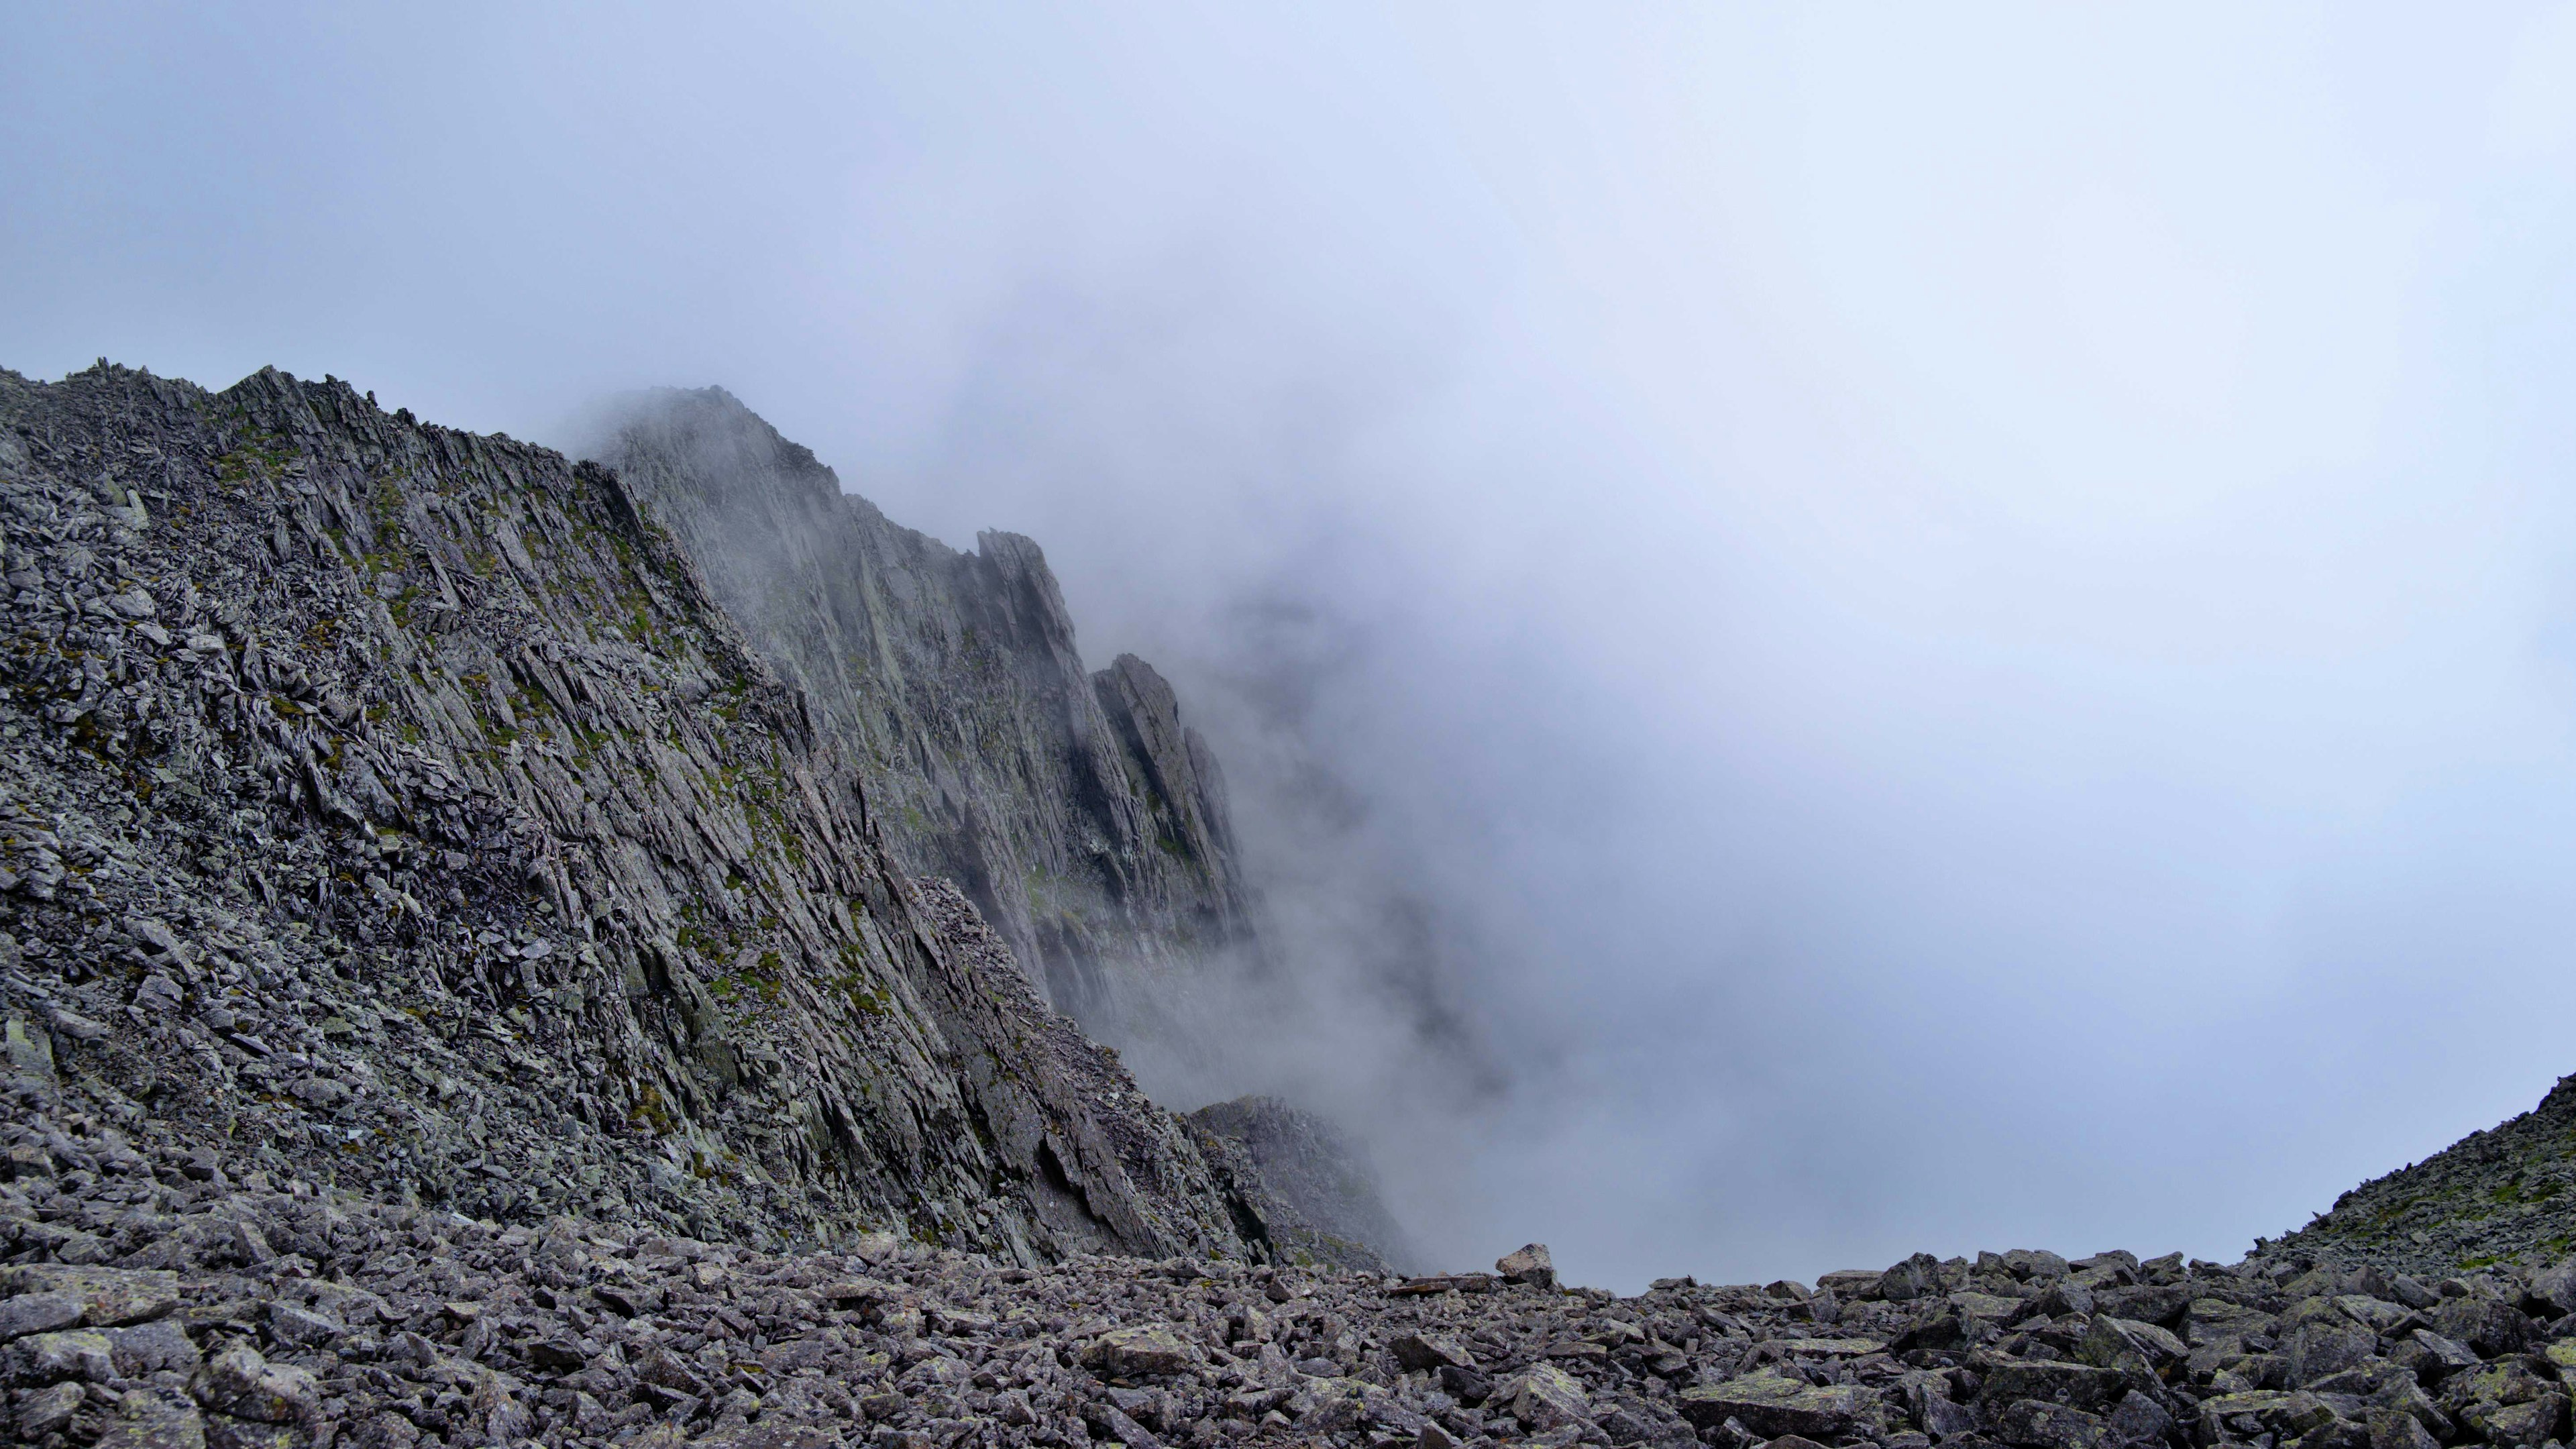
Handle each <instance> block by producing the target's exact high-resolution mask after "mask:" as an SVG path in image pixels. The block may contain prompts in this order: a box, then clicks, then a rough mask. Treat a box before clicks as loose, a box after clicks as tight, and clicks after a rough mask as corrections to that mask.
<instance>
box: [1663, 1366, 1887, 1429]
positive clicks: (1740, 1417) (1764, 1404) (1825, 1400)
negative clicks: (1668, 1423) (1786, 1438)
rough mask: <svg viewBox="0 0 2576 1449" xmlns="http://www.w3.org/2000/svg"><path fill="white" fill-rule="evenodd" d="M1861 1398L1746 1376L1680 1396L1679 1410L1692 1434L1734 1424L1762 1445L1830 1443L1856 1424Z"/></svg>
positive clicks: (1774, 1377)
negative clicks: (1793, 1437)
mask: <svg viewBox="0 0 2576 1449" xmlns="http://www.w3.org/2000/svg"><path fill="white" fill-rule="evenodd" d="M1861 1392H1862V1391H1861V1390H1859V1389H1857V1388H1854V1387H1851V1386H1849V1385H1843V1384H1837V1385H1835V1386H1834V1387H1832V1388H1818V1387H1816V1386H1815V1385H1813V1384H1810V1383H1808V1382H1806V1381H1805V1380H1803V1379H1793V1378H1789V1377H1786V1376H1784V1375H1780V1374H1747V1375H1746V1376H1744V1377H1743V1378H1740V1379H1730V1380H1728V1381H1727V1382H1725V1383H1722V1384H1710V1385H1705V1386H1702V1387H1699V1388H1691V1389H1684V1390H1682V1393H1681V1402H1680V1408H1681V1412H1682V1417H1683V1418H1685V1419H1688V1420H1689V1421H1690V1422H1691V1425H1692V1426H1693V1427H1694V1428H1701V1429H1707V1428H1714V1427H1715V1426H1717V1425H1719V1424H1723V1423H1725V1422H1726V1421H1727V1420H1729V1419H1733V1420H1736V1421H1737V1422H1739V1423H1741V1424H1743V1425H1744V1427H1745V1428H1747V1429H1750V1430H1752V1431H1753V1432H1754V1433H1756V1434H1759V1435H1761V1436H1762V1437H1764V1438H1766V1439H1771V1438H1777V1437H1779V1436H1780V1435H1782V1434H1798V1435H1802V1436H1804V1437H1806V1438H1809V1439H1831V1438H1834V1437H1836V1436H1838V1435H1841V1434H1844V1433H1848V1432H1849V1431H1850V1430H1851V1427H1852V1426H1853V1425H1854V1424H1856V1423H1858V1422H1859V1420H1860V1415H1861V1411H1862V1408H1863V1407H1864V1406H1863V1404H1862V1400H1861Z"/></svg>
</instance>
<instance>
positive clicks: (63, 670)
mask: <svg viewBox="0 0 2576 1449" xmlns="http://www.w3.org/2000/svg"><path fill="white" fill-rule="evenodd" d="M0 525H5V531H6V558H5V565H6V569H7V575H8V582H9V585H10V589H11V597H10V599H9V600H8V602H7V605H6V608H5V610H0V644H5V649H6V655H5V684H6V686H7V688H6V693H5V699H0V735H5V736H6V738H7V739H8V740H9V742H10V743H9V746H8V748H7V749H6V751H5V752H0V812H5V814H6V822H5V827H4V828H0V866H5V876H0V888H5V889H0V924H5V926H6V930H7V935H6V937H5V938H0V966H5V968H6V970H5V972H0V1007H5V1010H6V1013H7V1015H8V1028H7V1029H8V1032H9V1041H10V1044H11V1048H12V1051H13V1052H14V1053H15V1054H16V1056H17V1057H20V1058H24V1059H26V1060H28V1061H34V1060H36V1059H37V1058H40V1057H41V1058H46V1059H49V1061H50V1063H51V1065H50V1066H49V1067H48V1069H47V1075H48V1079H49V1080H52V1081H55V1082H57V1083H58V1084H59V1090H60V1092H61V1093H62V1094H63V1096H64V1100H65V1101H66V1102H78V1103H82V1104H86V1110H90V1111H93V1112H95V1113H98V1114H100V1115H101V1116H102V1117H103V1118H104V1119H105V1120H109V1121H113V1122H117V1123H121V1124H123V1125H125V1126H126V1127H128V1128H130V1129H131V1130H134V1131H136V1132H138V1133H142V1132H149V1133H150V1134H152V1136H153V1138H154V1140H156V1141H163V1142H168V1141H177V1142H183V1143H188V1144H194V1147H195V1149H196V1150H199V1151H201V1152H202V1153H203V1154H205V1157H206V1161H207V1163H208V1164H209V1170H212V1171H220V1172H226V1173H234V1174H236V1175H238V1174H240V1173H244V1172H253V1173H258V1174H260V1175H261V1176H263V1177H264V1178H265V1179H266V1180H268V1181H271V1182H275V1183H283V1182H285V1181H287V1180H289V1179H300V1180H306V1181H310V1182H315V1183H327V1182H333V1181H336V1182H339V1183H341V1184H343V1185H345V1186H348V1187H350V1188H353V1189H358V1190H363V1191H365V1192H368V1193H372V1194H376V1195H379V1196H382V1197H384V1198H386V1199H387V1200H404V1199H417V1200H421V1201H426V1202H432V1203H441V1204H452V1205H454V1206H456V1207H458V1208H461V1209H463V1210H466V1211H468V1212H470V1213H473V1214H476V1215H480V1216H490V1217H496V1218H502V1219H531V1218H535V1217H538V1216H542V1215H544V1214H547V1213H553V1212H561V1211H588V1212H592V1213H599V1214H607V1215H614V1216H620V1217H632V1218H635V1219H640V1220H642V1221H645V1222H658V1223H662V1224H666V1225H668V1226H670V1227H672V1228H675V1229H685V1230H690V1231H694V1232H696V1233H698V1234H699V1235H701V1236H727V1237H734V1238H737V1239H743V1240H754V1241H775V1240H780V1239H790V1240H792V1239H805V1240H813V1239H829V1238H832V1237H834V1236H837V1235H841V1234H845V1233H847V1232H850V1231H852V1230H854V1229H856V1228H858V1227H860V1226H863V1225H864V1226H874V1227H891V1228H894V1229H896V1230H897V1231H899V1232H901V1233H903V1234H905V1235H907V1236H919V1237H923V1238H927V1239H931V1240H934V1241H939V1242H945V1243H950V1244H955V1245H958V1246H961V1247H976V1248H981V1249H984V1250H987V1251H991V1252H996V1253H1000V1254H1003V1255H1005V1256H1006V1257H1009V1258H1014V1259H1019V1260H1023V1261H1039V1260H1045V1259H1051V1258H1054V1257H1059V1256H1061V1255H1063V1254H1066V1253H1070V1252H1078V1251H1084V1250H1095V1249H1112V1250H1117V1251H1125V1252H1135V1253H1142V1254H1146V1255H1149V1256H1156V1257H1160V1256H1166V1255H1169V1254H1174V1253H1188V1254H1191V1255H1196V1256H1204V1255H1207V1254H1211V1253H1213V1254H1220V1255H1236V1256H1260V1255H1262V1254H1264V1253H1266V1252H1267V1251H1268V1249H1267V1246H1266V1245H1265V1244H1264V1243H1263V1242H1262V1241H1261V1240H1260V1236H1259V1233H1260V1226H1259V1217H1258V1213H1257V1212H1256V1211H1255V1210H1254V1209H1253V1208H1252V1207H1251V1206H1250V1205H1249V1204H1248V1203H1247V1201H1246V1200H1245V1196H1244V1194H1243V1193H1242V1192H1240V1191H1237V1190H1236V1189H1235V1188H1234V1187H1233V1185H1232V1183H1231V1180H1230V1179H1229V1178H1228V1176H1227V1174H1228V1172H1229V1171H1230V1165H1229V1164H1228V1163H1227V1162H1225V1161H1216V1162H1211V1161H1210V1160H1209V1158H1208V1157H1207V1156H1206V1155H1204V1154H1203V1153H1202V1151H1201V1149H1200V1147H1199V1145H1198V1143H1197V1142H1196V1141H1195V1140H1194V1139H1193V1137H1192V1136H1191V1134H1190V1133H1189V1132H1188V1131H1186V1130H1185V1129H1184V1128H1183V1127H1182V1126H1181V1125H1180V1124H1179V1123H1178V1122H1177V1121H1176V1120H1175V1119H1173V1118H1172V1117H1171V1116H1170V1114H1168V1113H1165V1112H1163V1111H1161V1110H1160V1109H1158V1108H1156V1107H1154V1106H1153V1105H1152V1104H1151V1103H1149V1102H1147V1101H1145V1100H1144V1099H1143V1097H1142V1096H1141V1095H1140V1094H1138V1093H1137V1091H1136V1090H1135V1084H1134V1082H1133V1081H1132V1079H1130V1078H1129V1077H1128V1075H1127V1074H1126V1072H1125V1071H1124V1069H1123V1068H1121V1067H1119V1066H1118V1064H1117V1062H1116V1060H1115V1058H1114V1056H1113V1055H1111V1054H1109V1053H1106V1052H1104V1051H1102V1050H1101V1049H1099V1048H1097V1047H1094V1046H1092V1045H1091V1044H1090V1043H1089V1042H1087V1041H1085V1040H1084V1039H1083V1038H1082V1037H1081V1036H1080V1034H1079V1033H1078V1032H1077V1031H1075V1030H1074V1029H1073V1028H1072V1026H1071V1025H1070V1024H1069V1023H1067V1022H1065V1021H1064V1020H1062V1019H1061V1018H1058V1017H1056V1016H1054V1015H1053V1014H1052V1013H1051V1012H1049V1011H1047V1010H1046V1008H1045V1007H1044V1005H1043V1004H1042V1003H1041V1002H1040V1001H1038V1000H1037V999H1036V998H1035V996H1034V995H1033V994H1032V993H1031V992H1030V991H1029V990H1028V989H1027V987H1026V985H1025V984H1024V983H1023V982H1021V981H1020V980H1019V979H1018V977H1017V975H1016V974H1015V973H1012V972H1009V971H1007V970H1002V971H996V970H993V969H991V963H990V962H989V961H988V960H986V959H984V958H983V957H982V956H980V955H979V954H978V953H977V951H976V950H975V949H973V948H972V943H973V933H972V929H971V927H972V920H971V918H972V911H971V909H969V908H966V907H965V906H964V905H963V904H962V903H960V902H955V901H952V900H941V899H939V898H937V897H936V893H935V892H934V893H933V894H932V895H931V896H925V895H924V894H923V893H922V891H921V889H920V888H919V887H916V886H915V884H914V883H913V882H912V881H911V880H910V879H909V878H908V877H907V876H906V874H905V873H904V872H903V871H902V870H901V869H900V867H899V866H898V864H897V863H896V862H895V860H894V859H893V858H892V857H891V856H890V855H889V854H888V853H887V851H886V850H885V848H884V846H883V843H882V840H881V838H880V837H879V835H878V833H877V832H876V830H875V829H874V827H873V825H872V823H871V822H870V819H869V813H870V812H869V803H868V801H867V799H866V797H865V796H864V795H863V794H862V793H861V792H860V791H859V790H858V789H857V788H856V786H855V784H854V779H855V777H854V775H853V772H852V771H851V769H850V767H849V766H848V764H847V762H845V761H843V760H842V759H840V758H839V756H838V755H837V753H836V752H835V750H834V748H833V746H832V745H831V743H830V741H829V739H828V738H827V737H821V736H818V733H817V731H816V729H815V727H814V724H813V722H812V720H811V718H810V715H809V711H808V705H807V702H806V699H805V697H804V696H803V695H802V694H801V693H800V692H799V691H797V690H795V689H794V688H792V687H789V686H788V685H786V684H783V683H782V682H781V681H780V680H778V679H777V678H776V676H775V675H774V674H773V673H772V672H771V671H770V670H769V669H768V668H767V667H766V665H764V664H763V663H762V662H761V661H760V660H759V659H758V658H757V657H756V656H755V655H754V654H753V653H752V652H751V651H750V650H748V649H747V648H746V647H745V646H744V644H743V643H742V641H741V639H740V637H739V635H738V634H737V633H736V631H735V629H734V627H733V625H732V624H731V623H730V622H728V621H727V620H726V619H725V618H724V616H723V615H722V613H721V611H720V610H719V609H718V608H716V607H715V606H714V604H713V602H712V600H711V599H710V598H709V597H708V595H707V591H706V588H705V585H704V583H703V581H702V580H701V579H700V577H699V576H698V574H697V572H696V571H695V569H694V568H693V567H692V565H691V564H690V562H689V560H688V559H687V558H686V557H685V556H684V555H683V554H682V553H681V552H680V550H679V549H678V548H677V547H676V546H675V545H674V543H673V541H672V540H671V539H670V538H669V536H668V535H667V534H664V533H663V532H661V531H660V530H659V529H658V528H656V527H654V526H652V525H650V524H649V523H647V522H646V521H645V519H644V517H643V516H642V514H641V513H640V512H639V511H638V508H637V506H636V502H635V500H634V499H633V497H632V496H631V495H630V494H629V492H628V491H627V489H626V487H625V486H624V485H623V484H621V483H620V482H619V481H618V480H617V478H616V477H615V476H614V475H613V474H611V473H610V472H608V471H607V470H605V469H602V468H598V467H595V466H590V465H581V466H576V465H574V464H573V463H572V462H570V461H569V460H567V459H565V458H563V457H562V456H560V455H558V454H555V453H553V452H550V451H548V450H545V449H542V448H536V447H532V446H528V445H525V444H520V443H516V442H513V441H511V440H509V439H507V438H502V437H478V436H474V435H470V434H465V433H458V432H454V431H451V430H448V429H444V428H437V427H430V426H424V425H421V424H418V423H416V422H414V421H413V420H412V419H411V418H410V416H409V415H408V414H407V413H396V414H392V415H387V414H385V413H383V412H381V411H379V410H378V409H377V408H376V407H375V406H374V404H373V402H372V400H371V399H368V398H365V397H362V396H360V395H358V394H357V393H355V392H353V391H352V390H351V389H350V388H348V387H347V386H346V385H344V384H340V383H337V382H326V383H323V384H318V385H317V384H310V383H303V382H298V381H296V380H295V379H292V378H289V377H286V376H283V375H281V374H278V373H275V372H273V371H271V372H263V373H260V374H258V375H256V376H254V377H251V378H248V379H245V380H244V381H243V382H242V383H240V384H238V385H236V386H235V387H233V388H231V389H229V390H227V391H225V392H222V393H209V392H206V391H204V390H202V389H199V388H196V387H194V386H191V385H189V384H185V383H178V382H170V381H165V380H162V379H158V378H153V377H151V376H149V375H147V374H143V373H138V372H133V371H129V370H126V369H122V368H113V367H109V366H107V365H106V364H104V363H102V364H101V365H100V366H99V367H98V368H96V369H93V370H92V371H90V372H86V373H82V374H79V375H76V376H74V377H71V378H68V379H66V380H64V381H63V382H61V383H59V384H53V385H45V384H38V383H33V382H30V381H27V380H25V379H23V378H20V377H18V376H16V375H15V374H6V373H0ZM1247 1235H1249V1236H1247Z"/></svg>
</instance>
